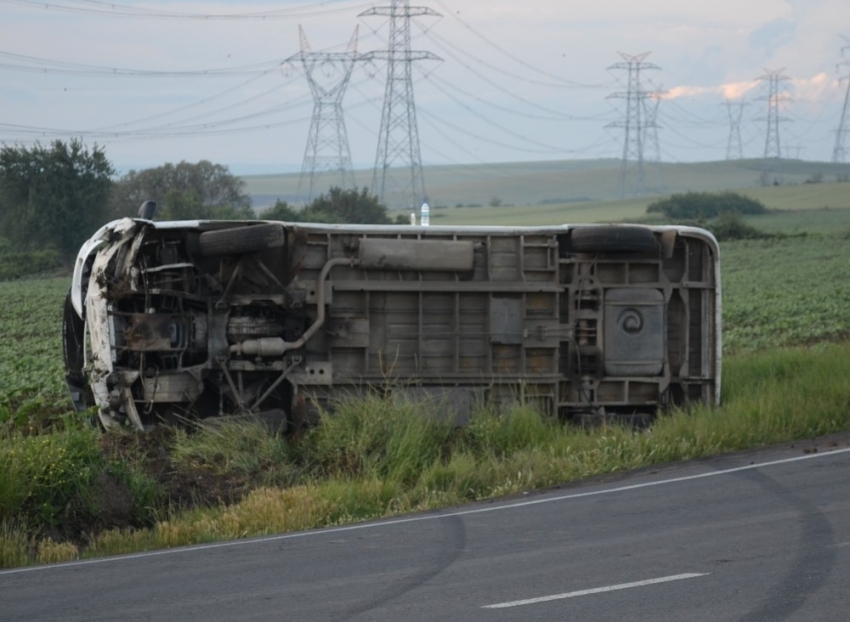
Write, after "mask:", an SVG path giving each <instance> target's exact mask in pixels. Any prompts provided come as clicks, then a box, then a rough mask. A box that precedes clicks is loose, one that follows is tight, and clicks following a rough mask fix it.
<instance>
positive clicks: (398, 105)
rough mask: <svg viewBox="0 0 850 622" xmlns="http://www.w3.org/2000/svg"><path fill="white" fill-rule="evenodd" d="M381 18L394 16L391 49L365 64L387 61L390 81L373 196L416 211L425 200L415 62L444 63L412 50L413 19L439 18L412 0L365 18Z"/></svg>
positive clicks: (368, 58) (374, 54) (395, 1)
mask: <svg viewBox="0 0 850 622" xmlns="http://www.w3.org/2000/svg"><path fill="white" fill-rule="evenodd" d="M372 15H381V16H385V17H389V18H390V38H389V46H388V48H387V49H386V50H379V51H375V52H368V53H366V54H363V55H362V56H361V57H360V59H361V60H363V61H375V60H383V61H386V62H387V83H386V86H385V89H384V106H383V109H382V111H381V129H380V132H379V133H378V149H377V153H376V156H375V169H374V173H373V175H372V194H375V195H377V196H378V197H380V200H381V202H383V203H385V204H389V199H390V198H391V197H392V199H393V200H394V201H395V202H398V203H401V204H402V205H404V206H405V207H418V206H419V204H421V203H422V202H423V201H424V200H425V179H424V177H423V175H422V155H421V152H420V150H419V127H418V125H417V123H416V104H415V103H414V100H413V76H412V68H413V63H414V62H416V61H420V60H442V59H441V58H440V57H439V56H436V55H435V54H432V53H431V52H417V51H412V50H411V49H410V18H412V17H419V16H423V15H428V16H434V17H440V14H439V13H437V12H436V11H433V10H431V9H429V8H427V7H421V6H420V7H412V6H410V1H409V0H392V1H391V5H390V6H383V7H375V8H372V9H369V10H368V11H365V12H364V13H361V14H360V16H361V17H368V16H372ZM394 165H401V166H404V167H407V169H408V171H407V173H406V174H405V173H403V172H402V171H396V172H395V174H394V173H393V172H392V171H391V170H390V168H391V167H392V166H394Z"/></svg>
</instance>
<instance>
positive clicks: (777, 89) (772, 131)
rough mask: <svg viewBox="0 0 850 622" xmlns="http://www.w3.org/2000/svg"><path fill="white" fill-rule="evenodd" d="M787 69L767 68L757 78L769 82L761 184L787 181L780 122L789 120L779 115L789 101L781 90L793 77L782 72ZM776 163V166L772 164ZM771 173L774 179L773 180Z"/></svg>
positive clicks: (778, 183) (780, 183)
mask: <svg viewBox="0 0 850 622" xmlns="http://www.w3.org/2000/svg"><path fill="white" fill-rule="evenodd" d="M783 71H785V69H777V70H771V69H765V74H764V75H763V76H759V77H758V78H756V79H757V80H760V81H762V82H767V84H768V94H767V136H766V138H765V141H764V159H763V160H762V171H761V184H762V185H763V186H767V185H769V184H771V183H772V184H775V185H782V183H783V182H784V181H785V180H784V176H783V173H782V141H781V138H780V133H779V124H780V123H783V122H785V121H788V119H786V118H785V117H781V116H780V115H779V112H780V111H779V108H780V105H781V104H782V103H784V102H787V101H789V99H790V98H789V97H788V96H787V95H785V94H783V93H782V92H781V86H782V83H783V82H787V81H789V80H790V79H791V78H789V77H788V76H785V75H783V74H782V72H783ZM771 164H774V165H775V166H771ZM771 175H772V176H773V179H772V180H771V179H770V178H771Z"/></svg>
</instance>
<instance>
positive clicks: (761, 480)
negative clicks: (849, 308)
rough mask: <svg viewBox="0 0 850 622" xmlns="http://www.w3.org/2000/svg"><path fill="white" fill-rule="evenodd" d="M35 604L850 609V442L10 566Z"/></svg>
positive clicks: (486, 614)
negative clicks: (441, 506) (441, 507)
mask: <svg viewBox="0 0 850 622" xmlns="http://www.w3.org/2000/svg"><path fill="white" fill-rule="evenodd" d="M815 449H816V450H817V451H814V450H815ZM36 620H37V621H40V622H47V621H51V620H75V621H76V620H79V621H86V622H92V621H97V620H110V621H112V620H121V621H123V622H130V621H136V620H157V621H163V620H168V621H183V620H199V621H200V620H203V621H204V622H225V621H226V622H231V621H236V620H239V621H242V620H263V621H266V620H281V621H284V620H285V621H290V620H296V621H308V620H310V621H312V620H322V621H324V620H329V621H337V620H340V621H341V620H362V621H366V620H369V621H376V622H377V621H387V622H390V621H392V622H398V621H402V622H418V621H424V620H462V621H467V620H469V621H487V622H489V621H494V622H502V621H506V620H522V621H524V622H525V621H531V620H617V621H622V620H629V621H632V622H633V621H643V620H646V621H649V620H652V621H664V620H677V621H679V620H688V621H702V620H705V621H709V620H710V621H712V622H715V621H717V620H741V621H746V622H756V621H764V622H768V621H769V622H778V621H782V620H801V621H802V620H806V621H810V620H850V442H848V437H846V436H845V437H839V438H833V439H821V440H819V441H816V442H809V443H806V444H804V445H797V446H796V447H794V446H785V447H779V448H772V449H769V450H762V451H758V452H748V453H743V454H736V455H733V456H727V457H723V458H718V459H712V460H707V461H699V462H692V463H684V464H676V465H671V466H668V467H665V468H663V469H658V470H652V471H649V470H648V471H642V472H638V473H631V474H628V475H626V476H622V477H617V478H613V479H610V480H609V481H603V480H596V481H593V482H585V483H582V484H579V485H574V486H569V487H563V488H560V489H558V490H551V491H547V492H544V493H533V494H530V495H527V496H524V497H521V498H513V499H509V500H500V501H497V502H493V503H479V504H473V505H469V506H464V507H460V508H454V509H451V510H446V511H443V512H439V513H431V514H424V515H415V516H409V517H404V518H401V519H396V520H388V521H382V522H375V523H366V524H360V525H355V526H350V527H342V528H335V529H325V530H319V531H311V532H302V533H296V534H288V535H282V536H277V537H268V538H263V539H255V540H241V541H236V542H230V543H222V544H214V545H208V546H198V547H189V548H184V549H173V550H170V551H162V552H153V553H147V554H141V555H131V556H123V557H114V558H108V559H104V560H92V561H88V562H76V563H70V564H59V565H52V566H41V567H36V568H23V569H14V570H10V571H0V621H3V622H12V621H27V622H31V621H36Z"/></svg>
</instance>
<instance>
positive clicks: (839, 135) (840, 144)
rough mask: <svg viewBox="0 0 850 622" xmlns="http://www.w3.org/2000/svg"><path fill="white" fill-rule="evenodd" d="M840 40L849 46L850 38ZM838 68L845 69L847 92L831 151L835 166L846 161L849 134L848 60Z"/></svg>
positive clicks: (849, 88) (846, 46)
mask: <svg viewBox="0 0 850 622" xmlns="http://www.w3.org/2000/svg"><path fill="white" fill-rule="evenodd" d="M841 38H842V39H844V41H846V42H847V43H848V44H850V38H848V37H845V36H842V37H841ZM848 50H850V45H845V46H844V47H843V48H842V49H841V53H842V54H844V52H847V51H848ZM838 66H839V68H840V67H842V66H844V67H847V70H848V75H847V77H846V78H844V79H845V80H847V91H845V93H844V108H842V110H841V121H839V123H838V131H837V132H836V134H835V149H833V150H832V161H833V162H835V163H836V164H838V163H841V162H846V161H847V151H846V148H845V141H846V139H847V134H850V60H845V61H844V62H842V63H840V64H839V65H838Z"/></svg>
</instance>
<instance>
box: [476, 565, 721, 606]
mask: <svg viewBox="0 0 850 622" xmlns="http://www.w3.org/2000/svg"><path fill="white" fill-rule="evenodd" d="M708 574H709V573H698V572H691V573H686V574H677V575H673V576H672V577H660V578H658V579H647V580H645V581H635V582H634V583H621V584H620V585H608V586H605V587H595V588H593V589H590V590H579V591H577V592H567V593H566V594H555V595H553V596H540V597H539V598H526V599H525V600H512V601H511V602H508V603H498V604H496V605H484V606H483V607H481V608H482V609H507V608H508V607H522V606H523V605H534V604H536V603H547V602H549V601H550V600H563V599H565V598H576V597H577V596H589V595H590V594H603V593H605V592H616V591H617V590H628V589H631V588H633V587H644V586H647V585H656V584H657V583H669V582H670V581H683V580H685V579H696V578H697V577H706V576H708Z"/></svg>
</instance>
